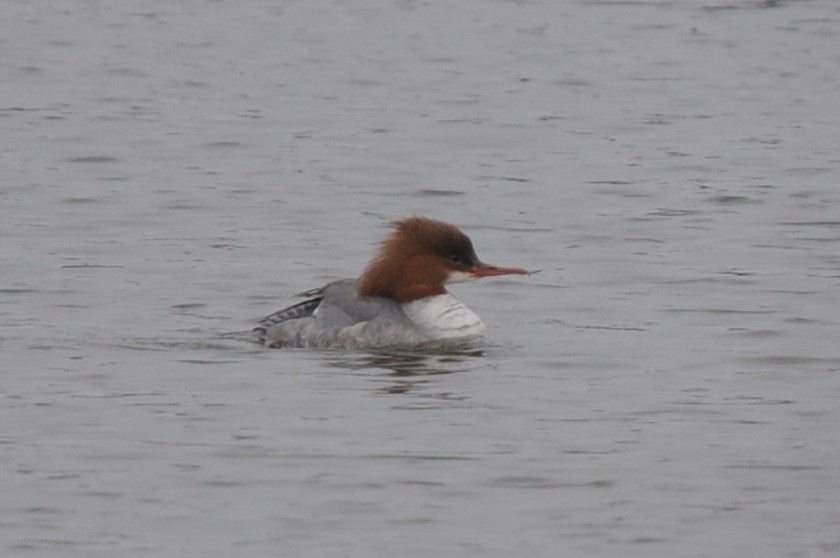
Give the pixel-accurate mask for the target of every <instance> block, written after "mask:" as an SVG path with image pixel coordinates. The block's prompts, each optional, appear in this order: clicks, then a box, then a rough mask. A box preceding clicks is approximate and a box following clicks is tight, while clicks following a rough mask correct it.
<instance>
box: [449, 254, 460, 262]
mask: <svg viewBox="0 0 840 558" xmlns="http://www.w3.org/2000/svg"><path fill="white" fill-rule="evenodd" d="M449 261H450V262H453V263H461V256H459V255H458V254H450V256H449Z"/></svg>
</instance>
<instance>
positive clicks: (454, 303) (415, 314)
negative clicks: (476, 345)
mask: <svg viewBox="0 0 840 558" xmlns="http://www.w3.org/2000/svg"><path fill="white" fill-rule="evenodd" d="M402 307H403V310H404V311H405V314H406V316H408V319H409V320H411V321H412V323H414V325H415V326H417V327H418V328H420V329H422V330H423V331H424V332H426V333H427V334H428V335H430V336H431V337H432V338H434V339H451V338H455V337H471V336H474V335H480V334H481V333H483V332H484V330H485V329H486V326H485V325H484V322H482V321H481V318H479V317H478V316H477V315H476V314H475V312H473V311H472V310H470V309H469V308H467V307H466V306H464V304H463V303H462V302H461V301H460V300H458V299H457V298H455V297H454V296H452V295H451V294H448V293H447V294H442V295H435V296H427V297H426V298H421V299H419V300H415V301H412V302H407V303H405V304H403V305H402Z"/></svg>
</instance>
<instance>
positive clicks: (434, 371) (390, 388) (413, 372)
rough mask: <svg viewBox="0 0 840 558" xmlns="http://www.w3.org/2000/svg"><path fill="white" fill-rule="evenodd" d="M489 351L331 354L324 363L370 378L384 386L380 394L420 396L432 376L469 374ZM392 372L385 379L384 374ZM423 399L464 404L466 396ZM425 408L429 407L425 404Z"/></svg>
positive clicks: (459, 347) (469, 348) (474, 348)
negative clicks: (462, 402) (417, 393)
mask: <svg viewBox="0 0 840 558" xmlns="http://www.w3.org/2000/svg"><path fill="white" fill-rule="evenodd" d="M485 352H486V348H482V347H477V346H475V345H472V344H471V345H466V344H460V345H453V344H451V343H450V344H448V345H447V346H445V347H444V346H441V345H438V346H436V347H434V348H428V349H427V350H392V351H376V352H372V353H368V354H358V353H353V354H336V353H332V354H330V356H329V358H327V359H326V360H325V362H324V364H326V365H327V366H330V367H334V368H344V369H347V370H350V371H353V372H354V373H356V374H357V375H363V376H369V377H372V379H373V380H374V381H375V382H376V383H377V384H380V383H382V382H383V381H385V384H386V385H384V386H382V385H379V386H378V387H377V388H376V389H375V390H374V392H375V393H380V394H396V395H404V394H408V393H412V394H416V392H418V391H422V389H424V388H426V387H428V386H429V385H430V384H431V383H432V378H430V377H431V376H438V375H441V374H455V373H458V372H469V371H472V370H475V369H477V368H479V367H480V366H481V365H482V364H483V363H482V360H481V357H483V356H485ZM382 370H386V371H388V373H387V374H386V375H385V376H383V375H382V374H381V373H380V371H382ZM421 396H422V397H432V398H434V399H437V400H447V401H461V400H464V399H466V397H465V396H460V395H454V394H452V393H450V392H442V393H423V394H422V395H421ZM421 405H422V406H423V407H424V408H426V406H425V405H423V404H421ZM415 407H416V405H415Z"/></svg>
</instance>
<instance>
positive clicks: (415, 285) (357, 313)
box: [254, 217, 528, 349]
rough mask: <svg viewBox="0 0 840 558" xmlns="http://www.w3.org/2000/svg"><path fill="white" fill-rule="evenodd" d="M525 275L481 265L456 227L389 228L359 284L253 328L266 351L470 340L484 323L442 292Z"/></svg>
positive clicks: (351, 282)
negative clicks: (449, 287)
mask: <svg viewBox="0 0 840 558" xmlns="http://www.w3.org/2000/svg"><path fill="white" fill-rule="evenodd" d="M527 273H528V272H527V271H526V270H524V269H519V268H515V267H497V266H492V265H487V264H485V263H483V262H481V260H479V259H478V256H476V255H475V250H474V249H473V245H472V241H470V239H469V237H468V236H467V235H465V234H464V233H463V232H461V231H460V230H459V229H458V228H457V227H455V226H453V225H450V224H448V223H444V222H441V221H435V220H433V219H428V218H425V217H410V218H408V219H405V220H402V221H398V222H396V223H394V231H393V232H392V233H391V235H390V236H389V237H388V238H387V239H386V240H385V242H383V243H382V246H381V249H380V251H379V254H378V255H377V257H376V258H374V260H373V261H371V262H370V264H369V265H368V266H367V268H366V269H365V271H364V273H363V274H362V276H361V277H360V278H359V279H358V280H357V279H343V280H340V281H334V282H332V283H329V284H327V285H325V286H323V287H321V288H319V289H312V290H310V291H306V292H304V293H301V294H300V295H298V296H304V297H307V300H305V301H303V302H300V303H298V304H295V305H293V306H289V307H288V308H284V309H282V310H279V311H277V312H275V313H273V314H271V315H269V316H266V317H265V318H263V319H262V320H261V321H260V323H259V325H258V326H257V327H256V328H254V334H255V335H256V337H257V339H258V340H259V341H260V343H263V344H264V345H266V346H268V347H317V348H325V349H326V348H342V349H371V348H379V347H411V346H417V345H423V344H427V343H430V342H434V341H440V340H449V339H460V338H471V337H475V336H478V335H481V333H482V332H483V331H484V329H485V327H486V326H485V325H484V322H482V321H481V318H479V317H478V316H476V315H475V314H474V313H473V312H472V311H471V310H470V309H469V308H467V307H466V306H464V305H463V304H462V303H461V302H460V301H459V300H458V299H456V298H455V297H454V296H452V295H451V294H449V293H448V292H447V291H446V289H445V288H444V285H446V284H449V283H458V282H462V281H469V280H471V279H478V278H480V277H491V276H496V275H510V274H527Z"/></svg>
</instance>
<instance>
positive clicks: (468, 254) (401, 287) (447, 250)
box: [359, 217, 528, 303]
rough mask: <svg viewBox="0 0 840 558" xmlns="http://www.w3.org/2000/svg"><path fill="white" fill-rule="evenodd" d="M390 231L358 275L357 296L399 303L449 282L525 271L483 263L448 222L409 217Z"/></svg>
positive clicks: (430, 293) (441, 290)
mask: <svg viewBox="0 0 840 558" xmlns="http://www.w3.org/2000/svg"><path fill="white" fill-rule="evenodd" d="M394 227H395V228H394V231H393V232H392V233H391V235H390V236H388V238H387V239H385V242H383V243H382V247H381V249H380V251H379V254H378V256H377V257H376V258H375V259H374V260H373V261H372V262H370V264H369V265H368V267H367V269H365V272H364V273H363V274H362V278H361V280H360V282H359V295H361V296H383V297H388V298H393V299H395V300H396V301H397V302H401V303H402V302H409V301H412V300H417V299H420V298H424V297H427V296H433V295H439V294H444V293H446V289H445V288H444V285H445V284H447V283H457V282H460V281H469V280H472V279H478V278H480V277H490V276H494V275H510V274H526V273H528V272H527V271H525V270H524V269H519V268H514V267H497V266H492V265H487V264H485V263H483V262H482V261H481V260H479V259H478V256H476V255H475V249H473V245H472V241H471V240H470V238H469V237H468V236H467V235H465V234H464V233H463V232H461V231H460V230H459V229H458V228H457V227H455V226H453V225H450V224H448V223H444V222H442V221H435V220H434V219H427V218H425V217H410V218H408V219H404V220H402V221H397V222H396V223H394Z"/></svg>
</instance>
